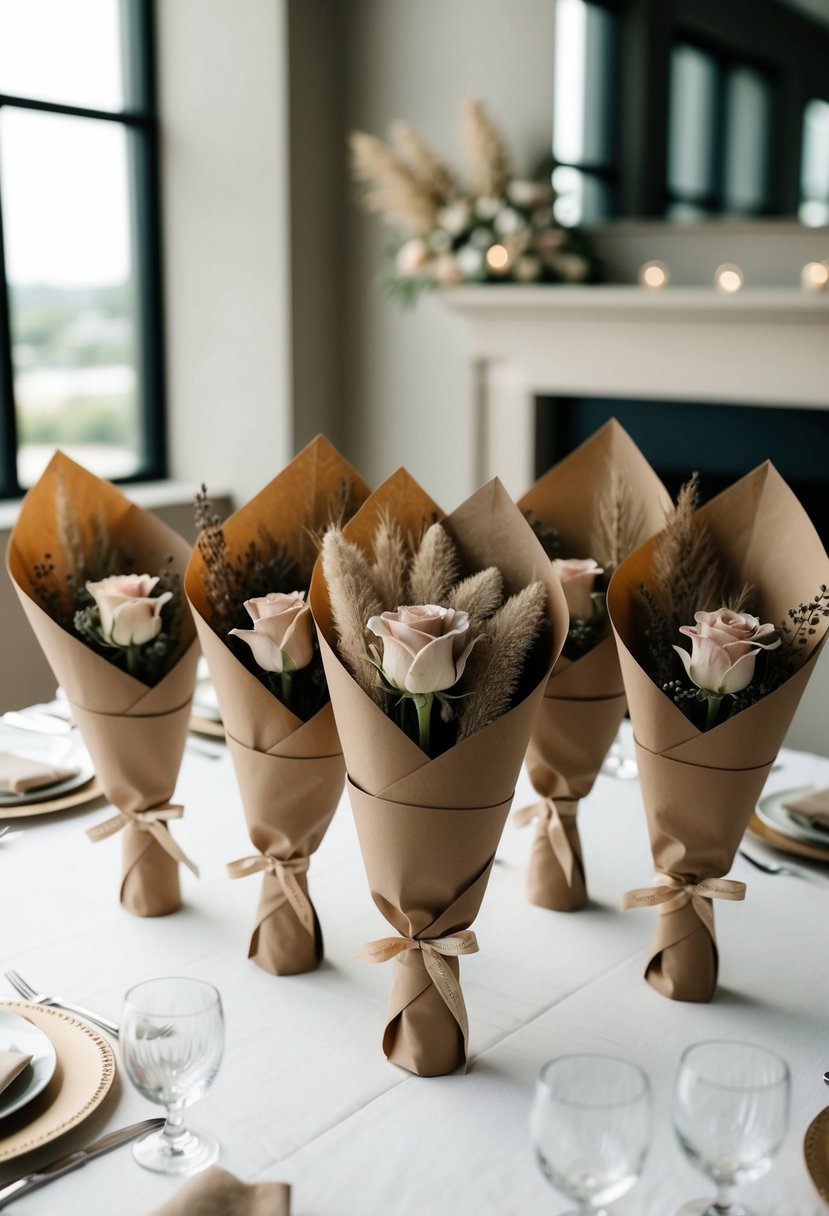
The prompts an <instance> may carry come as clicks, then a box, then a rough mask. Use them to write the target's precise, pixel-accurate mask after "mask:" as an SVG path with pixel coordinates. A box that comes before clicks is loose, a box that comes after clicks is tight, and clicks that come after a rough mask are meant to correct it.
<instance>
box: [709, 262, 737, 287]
mask: <svg viewBox="0 0 829 1216" xmlns="http://www.w3.org/2000/svg"><path fill="white" fill-rule="evenodd" d="M714 284H715V286H716V288H717V290H718V291H724V292H725V293H726V295H733V294H734V292H735V291H739V290H740V288H741V287H742V285H743V272H742V270H740V267H739V266H735V265H734V263H733V262H723V264H722V266H718V267H717V269H716V271H715V272H714Z"/></svg>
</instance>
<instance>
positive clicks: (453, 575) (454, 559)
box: [409, 524, 459, 604]
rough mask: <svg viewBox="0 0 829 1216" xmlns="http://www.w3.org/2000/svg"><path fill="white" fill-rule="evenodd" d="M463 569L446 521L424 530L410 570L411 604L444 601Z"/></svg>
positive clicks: (440, 602) (439, 602)
mask: <svg viewBox="0 0 829 1216" xmlns="http://www.w3.org/2000/svg"><path fill="white" fill-rule="evenodd" d="M458 572H459V561H458V551H457V549H456V548H455V545H454V543H453V541H452V538H451V537H450V536H449V533H448V532H447V531H446V529H445V528H444V527H443V525H442V524H432V525H431V527H429V528H427V529H426V531H425V532H424V533H423V539H422V540H421V542H420V545H419V546H418V550H417V553H416V554H415V556H414V560H413V561H412V567H411V570H410V572H409V603H411V604H443V603H444V602H445V600H446V598H447V596H448V595H449V592H450V591H451V590H452V587H453V586H454V585H455V582H456V580H457V577H458Z"/></svg>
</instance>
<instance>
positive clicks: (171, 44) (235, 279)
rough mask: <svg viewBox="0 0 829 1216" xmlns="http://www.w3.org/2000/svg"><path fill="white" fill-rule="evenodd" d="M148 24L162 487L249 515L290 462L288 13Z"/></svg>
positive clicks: (182, 9)
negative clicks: (152, 54)
mask: <svg viewBox="0 0 829 1216" xmlns="http://www.w3.org/2000/svg"><path fill="white" fill-rule="evenodd" d="M157 14H158V58H159V65H158V66H159V73H158V76H159V79H158V91H159V106H160V113H161V134H162V163H161V173H162V212H163V224H162V227H163V249H164V285H165V309H166V333H167V351H166V362H167V386H168V401H167V405H168V418H169V437H170V464H171V468H170V474H171V476H172V477H173V478H175V479H178V480H183V481H194V482H197V483H198V482H202V481H205V482H206V483H207V485H208V488H209V489H210V490H215V491H217V492H218V491H223V490H229V491H231V492H232V493H233V495H234V497H235V499H236V500H237V502H244V501H245V500H246V499H248V498H250V497H251V496H252V495H253V494H254V493H255V492H256V491H257V490H259V489H260V488H261V487H262V486H263V485H265V483H266V482H268V481H269V480H270V479H271V478H272V477H273V476H274V475H275V474H276V473H277V472H278V471H279V469H280V468H282V466H283V465H284V464H285V463H286V461H287V460H288V459H290V457H291V456H292V455H293V432H292V425H291V408H290V267H289V243H288V205H289V204H288V172H287V165H288V146H287V133H288V113H287V99H288V83H287V16H286V0H233V2H232V3H230V2H229V0H164V2H163V3H161V4H159V5H157Z"/></svg>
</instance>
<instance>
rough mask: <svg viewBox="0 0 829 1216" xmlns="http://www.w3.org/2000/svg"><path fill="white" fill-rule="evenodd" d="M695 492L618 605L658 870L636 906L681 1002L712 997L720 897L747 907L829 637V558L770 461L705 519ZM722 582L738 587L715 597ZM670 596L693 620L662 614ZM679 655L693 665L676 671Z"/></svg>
mask: <svg viewBox="0 0 829 1216" xmlns="http://www.w3.org/2000/svg"><path fill="white" fill-rule="evenodd" d="M689 494H690V500H692V499H693V484H692V485H691V486H689V487H686V489H685V490H684V491H683V492H681V494H680V498H679V500H678V504H677V510H676V512H675V513H674V515H673V516H672V519H671V521H670V523H669V525H668V526H667V527H666V529H665V530H664V531H663V532H662V533H660V534H659V535H658V536H656V537H654V538H652V539H651V540H650V541H648V542H646V543H645V544H644V545H643V546H642V547H641V548H639V549H638V550H637V551H636V552H635V553H633V554H632V555H631V556H630V557H629V558H628V559H627V561H625V562H623V563H622V565H621V566H620V567H619V569H618V570H617V571H616V573H615V574H614V576H613V579H612V581H611V584H610V588H609V591H608V608H609V612H610V617H611V620H612V623H613V628H614V631H615V634H616V640H617V643H618V647H619V658H620V661H621V665H622V673H623V676H624V681H625V689H626V691H627V698H628V705H629V708H630V716H631V720H632V723H633V731H634V736H635V740H636V757H637V763H638V766H639V775H640V780H641V785H642V797H643V801H644V804H645V812H646V815H647V820H648V829H649V833H650V841H651V850H652V853H653V860H654V866H655V869H656V878H655V882H654V885H653V886H652V887H643V888H641V889H639V890H637V891H634V892H630V893H629V894H628V896H627V897H626V901H625V906H627V907H642V906H655V907H656V908H657V909H658V921H657V926H656V936H655V940H654V943H653V946H652V949H651V953H650V957H649V959H648V964H647V969H646V973H645V974H646V978H647V980H648V982H649V983H650V984H652V985H653V987H654V988H656V989H657V991H658V992H661V993H662V994H663V995H665V996H668V997H672V998H673V999H675V1000H686V1001H708V1000H710V999H711V997H712V996H713V994H714V991H715V988H716V981H717V966H718V954H717V946H716V938H715V934H714V913H713V902H712V901H713V900H714V899H718V898H719V899H731V900H734V899H738V900H739V899H742V898H743V895H744V892H745V888H744V885H743V884H742V883H736V882H733V881H731V880H728V879H726V878H724V875H726V874H727V873H728V871H729V869H730V868H731V865H732V863H733V860H734V854H735V852H736V850H737V847H738V845H739V843H740V840H741V838H742V835H743V832H744V831H745V828H746V826H747V824H748V821H749V818H750V816H751V813H752V811H753V809H754V807H755V805H756V802H757V799H758V797H759V795H760V792H761V790H762V788H763V785H764V783H765V780H766V776H767V775H768V772H769V769H770V768H771V765H772V763H773V761H774V759H775V756H776V755H777V752H778V749H779V747H780V745H781V743H782V741H783V737H784V735H785V733H786V730H787V728H788V726H789V723H790V721H791V719H792V716H793V714H794V712H795V709H796V708H797V704H798V701H799V700H800V697H801V695H802V693H803V690H804V688H805V686H806V682H807V680H808V679H809V677H810V675H811V674H812V671H813V670H814V666H815V662H816V660H817V657H818V654H819V651H820V649H821V647H822V646H823V643H824V641H825V638H826V629H827V625H829V600H828V599H827V591H826V587H827V584H829V559H828V558H827V555H826V552H825V550H824V548H823V546H822V544H821V542H820V540H819V538H818V535H817V533H816V532H815V530H814V528H813V527H812V524H811V523H810V521H809V519H808V517H807V516H806V513H805V512H804V510H803V508H802V507H801V505H800V503H799V502H798V500H797V498H796V497H795V496H794V494H793V493H792V492H791V490H790V489H789V488H788V486H787V485H786V483H785V482H784V481H783V479H782V478H781V477H780V475H779V474H778V473H777V471H776V470H775V469H774V467H773V466H772V465H771V464H768V463H766V464H763V465H761V466H760V467H759V468H757V469H755V470H754V471H753V472H752V473H749V474H748V475H747V476H746V477H744V478H743V479H742V480H741V481H738V482H737V483H736V484H735V485H733V486H731V487H730V488H729V489H727V490H725V491H724V492H723V493H722V494H720V495H718V496H717V497H716V498H714V499H712V500H711V501H710V502H709V503H707V504H706V505H705V506H703V507H702V508H700V509H699V510H698V511H692V510H691V509H690V507H692V506H693V502H692V501H690V500H689ZM721 575H724V576H725V584H726V585H727V587H728V588H730V589H731V590H730V592H729V591H726V592H725V593H723V592H722V591H721V590H718V589H715V585H716V583H717V582H718V581H719V579H720V576H721ZM709 576H710V578H711V579H713V580H714V582H713V584H712V583H711V582H710V581H709ZM706 584H707V586H706ZM643 588H645V591H646V594H643V590H642V589H643ZM666 598H667V600H673V602H674V604H677V603H682V602H684V603H685V605H686V608H685V610H684V611H681V612H677V611H674V612H673V613H668V614H667V615H665V614H662V607H660V605H662V606H664V603H665V602H666ZM729 598H730V599H731V600H732V603H731V605H728V599H729ZM694 603H696V605H697V611H696V612H693V613H692V614H690V615H689V610H688V608H687V605H688V604H694ZM724 605H726V606H724ZM671 615H673V617H674V619H673V623H672V625H671V628H670V630H669V633H668V635H667V636H665V635H664V631H663V629H662V627H661V622H664V621H665V620H668V619H669V618H670V617H671ZM680 616H684V617H685V620H684V621H683V622H682V630H681V632H679V631H678V630H676V629H675V628H674V626H675V625H676V621H677V619H679V617H680ZM689 638H690V640H691V647H692V649H690V650H689V648H688V639H689ZM677 644H678V645H679V649H680V650H682V652H683V655H684V657H683V658H680V656H679V655H676V656H675V657H676V662H675V664H674V666H673V669H671V670H670V671H669V669H668V667H667V663H668V661H669V659H670V658H671V652H672V651H674V647H675V646H676V645H677ZM660 673H662V674H660ZM666 676H667V677H668V678H665V677H666ZM654 677H655V678H654ZM706 689H707V691H706Z"/></svg>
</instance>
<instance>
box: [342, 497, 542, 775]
mask: <svg viewBox="0 0 829 1216" xmlns="http://www.w3.org/2000/svg"><path fill="white" fill-rule="evenodd" d="M401 542H402V543H403V544H404V545H405V550H404V560H405V576H404V578H403V580H402V587H403V592H404V594H403V596H402V597H401V596H399V595H392V596H391V598H389V593H390V592H394V591H397V590H399V589H400V587H401V580H400V579H399V577H395V578H394V579H392V580H389V579H388V578H387V577H386V568H385V566H384V564H383V562H382V561H380V560H379V558H380V555H381V554H382V555H383V557H384V559H385V561H388V560H389V553H390V550H391V549H393V550H394V552H393V554H392V557H391V560H392V563H393V565H394V566H395V569H396V570H398V571H399V568H400V562H401V551H400V549H399V548H398V547H397V546H399V545H400V544H401ZM322 566H323V573H324V574H325V579H326V582H327V585H328V594H329V601H330V604H331V616H332V620H333V623H334V627H335V629H336V631H337V635H338V649H339V653H340V657H341V658H342V659H343V661H344V662H345V664H346V665H347V667H348V668H349V669H350V671H351V674H352V675H353V677H354V679H355V680H356V681H357V683H358V684H359V686H360V687H361V688H362V689H363V691H364V692H366V693H367V694H368V695H369V696H370V697H371V698H372V700H374V701H375V703H376V704H378V705H379V706H380V707H381V708H382V709H383V710H384V711H385V712H387V713H389V714H392V715H393V716H395V717H396V718H397V720H398V723H399V725H400V726H401V727H402V728H403V729H404V730H406V731H407V733H410V734H412V735H413V737H415V738H417V739H419V740H420V742H421V746H424V748H425V750H428V751H429V754H437V753H438V752H440V751H443V750H445V749H446V748H447V747H450V746H452V744H453V743H455V742H458V741H460V739H462V738H467V737H468V736H469V735H471V734H473V733H474V732H475V731H478V730H481V729H482V728H483V727H484V726H487V725H489V723H490V722H492V721H493V720H494V719H495V718H496V717H498V716H500V714H502V713H503V712H504V711H505V710H506V709H507V708H508V707H509V705H510V703H511V702H512V699H513V697H514V695H515V692H516V689H517V688H518V686H519V684H520V681H521V677H522V673H523V671H524V668H525V665H526V660H527V656H528V654H529V652H530V650H531V649H532V646H533V644H534V642H535V640H536V638H537V636H538V634H539V632H540V630H541V626H542V622H543V619H544V614H545V606H546V589H545V587H544V585H543V584H542V583H534V584H532V586H530V587H527V588H524V589H523V590H522V591H520V592H519V593H518V594H516V595H513V596H511V597H510V598H509V599H507V601H506V603H504V599H503V576H502V575H501V572H500V571H499V570H498V569H496V568H495V567H490V568H488V569H486V570H481V571H478V572H477V573H475V574H472V575H470V576H468V577H467V578H464V579H461V580H460V581H459V577H460V568H461V563H460V557H459V554H458V552H457V548H456V546H455V544H454V542H453V541H452V539H451V537H450V536H449V533H448V532H447V531H446V529H445V528H444V527H443V526H442V525H441V524H439V523H435V524H432V525H431V526H429V527H427V528H426V529H425V530H424V532H423V535H422V536H421V537H420V539H419V541H418V542H417V543H416V544H413V543H410V542H405V541H402V534H401V533H400V531H399V529H398V530H397V531H396V532H395V531H394V528H393V527H392V526H391V525H390V523H389V521H388V519H387V518H386V517H384V518H382V519H381V520H380V523H379V524H378V526H377V528H376V530H375V534H374V537H373V540H372V551H371V554H369V555H367V554H366V553H365V552H364V551H363V550H362V549H361V548H360V547H359V546H357V545H355V544H353V543H352V542H350V541H348V540H346V538H345V536H344V535H343V533H342V531H341V530H340V529H338V528H332V529H330V530H329V531H328V532H327V533H326V536H325V538H324V541H323V546H322ZM408 605H426V606H429V607H430V608H431V609H434V610H435V611H434V612H432V613H431V615H432V616H436V615H438V614H440V613H443V612H444V611H445V610H447V609H448V610H451V611H454V613H455V614H461V616H463V617H468V621H464V622H463V625H462V632H463V633H464V638H465V641H464V643H463V646H464V653H463V659H462V662H461V663H460V667H459V669H458V673H457V674H456V677H455V678H456V679H457V683H455V684H451V683H450V685H449V689H448V691H444V690H445V689H446V685H440V686H438V687H437V690H436V692H435V693H434V694H432V693H429V694H421V693H414V694H413V693H410V692H407V691H406V690H405V689H404V688H403V686H402V685H396V684H394V683H393V682H392V681H391V680H390V678H389V676H388V673H387V672H386V670H385V668H384V667H383V658H384V655H381V654H380V651H379V650H378V646H377V639H378V637H379V636H380V634H378V633H377V632H376V630H377V629H379V628H380V626H379V625H378V624H376V619H377V618H380V617H382V614H383V613H384V612H385V613H391V614H397V613H398V612H399V610H401V609H403V610H404V612H409V611H413V612H415V613H416V612H418V611H419V609H417V608H415V609H410V608H409V607H407V606H408ZM401 615H402V614H401ZM450 615H451V612H450ZM372 619H374V622H375V627H374V630H370V629H369V628H368V622H369V621H370V620H372ZM385 657H387V656H385ZM456 657H457V656H456ZM378 668H379V669H380V670H378ZM433 700H434V701H435V704H436V705H437V704H439V705H440V713H439V714H438V715H437V718H438V719H439V720H437V721H435V720H433V721H432V729H431V732H430V729H429V725H428V720H429V717H430V715H431V714H432V702H433ZM430 736H431V745H429V746H427V745H426V744H424V740H427V739H429V738H430Z"/></svg>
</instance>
